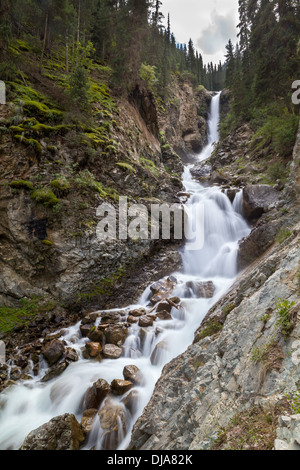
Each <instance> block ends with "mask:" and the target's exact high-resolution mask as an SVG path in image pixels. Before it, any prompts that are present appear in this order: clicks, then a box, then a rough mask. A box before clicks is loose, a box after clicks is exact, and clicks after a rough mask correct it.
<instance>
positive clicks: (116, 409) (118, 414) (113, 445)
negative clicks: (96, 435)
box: [98, 398, 127, 450]
mask: <svg viewBox="0 0 300 470" xmlns="http://www.w3.org/2000/svg"><path fill="white" fill-rule="evenodd" d="M98 416H99V420H100V425H101V428H102V430H103V436H102V447H103V449H105V450H115V449H117V447H118V445H119V444H120V440H121V439H122V436H124V435H125V434H126V429H127V428H126V412H125V410H124V408H123V406H122V405H120V404H119V403H117V402H115V401H114V400H112V399H111V398H107V399H106V400H105V403H104V406H103V407H102V408H101V410H100V411H99V413H98Z"/></svg>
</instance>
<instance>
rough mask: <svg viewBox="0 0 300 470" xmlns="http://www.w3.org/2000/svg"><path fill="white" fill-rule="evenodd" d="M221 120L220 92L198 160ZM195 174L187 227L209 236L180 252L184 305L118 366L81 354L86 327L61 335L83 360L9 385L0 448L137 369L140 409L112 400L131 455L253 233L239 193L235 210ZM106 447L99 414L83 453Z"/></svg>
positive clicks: (136, 330)
mask: <svg viewBox="0 0 300 470" xmlns="http://www.w3.org/2000/svg"><path fill="white" fill-rule="evenodd" d="M219 118H220V93H218V94H216V95H215V96H214V97H213V99H212V103H211V110H210V117H209V121H208V144H207V146H206V147H205V148H204V149H203V151H202V152H201V153H200V154H199V155H198V157H197V160H198V161H204V160H206V159H207V158H209V156H210V155H211V152H212V151H213V149H214V144H215V143H216V142H217V141H218V138H219V131H218V126H219ZM190 169H191V165H187V166H186V167H185V169H184V173H183V184H184V186H185V190H186V191H187V192H188V193H190V194H191V197H190V199H189V201H188V203H187V204H186V213H187V219H188V221H187V222H188V225H189V226H190V227H191V229H192V227H193V226H195V225H196V226H197V227H198V226H199V230H201V231H203V237H201V239H200V241H199V245H196V246H195V245H193V249H191V247H190V246H189V245H188V244H186V246H185V247H184V249H183V250H182V261H183V271H182V272H176V273H170V275H171V274H172V276H173V277H174V278H175V279H176V285H175V287H174V289H173V292H172V296H178V297H179V298H180V299H181V307H180V308H179V309H176V308H175V307H173V308H172V310H171V318H170V319H168V320H159V319H158V320H157V321H155V322H154V324H153V326H152V327H148V328H144V329H143V330H141V328H140V327H139V326H138V325H136V324H135V325H133V326H132V327H131V330H130V332H129V336H128V337H127V339H126V341H125V344H124V347H123V355H122V356H121V357H120V358H119V359H116V360H113V359H105V360H103V361H102V362H98V361H97V360H92V359H85V358H84V357H83V356H82V354H81V350H82V349H83V348H84V346H85V344H86V339H85V338H82V337H81V334H80V329H79V328H80V323H79V324H77V325H75V326H73V327H72V328H70V329H69V330H67V331H66V332H65V333H63V335H62V337H61V339H63V340H64V341H65V342H66V343H67V345H68V346H70V347H72V348H75V349H76V350H77V351H78V352H79V360H78V361H77V362H74V363H72V364H71V365H69V366H68V367H67V369H66V370H65V371H64V372H63V373H62V374H61V375H60V376H59V377H58V378H56V379H54V380H52V381H50V382H47V383H42V382H41V377H42V376H43V374H44V373H45V371H43V370H41V371H40V374H39V375H38V376H37V377H33V379H32V380H28V381H26V382H23V383H21V384H19V385H17V386H13V387H10V388H9V389H7V390H5V391H4V392H3V393H2V394H1V395H0V449H2V450H4V449H18V448H19V447H20V445H21V444H22V442H23V440H24V439H25V437H26V436H27V434H28V433H29V432H30V431H32V430H34V429H36V428H37V427H39V426H40V425H42V424H44V423H46V422H48V421H49V420H50V419H52V418H53V417H55V416H58V415H60V414H64V413H73V414H74V415H75V416H76V417H77V419H78V420H79V421H80V420H81V418H82V412H83V409H82V402H83V397H84V395H85V393H86V391H87V389H88V388H89V387H90V386H91V385H92V384H93V383H94V382H95V381H97V380H98V379H100V378H102V379H105V380H106V381H107V382H109V383H111V382H112V381H113V380H114V379H122V378H123V369H124V367H125V366H127V365H136V366H137V367H138V368H139V369H140V371H141V372H142V375H143V383H142V384H141V385H139V386H135V387H134V390H136V393H137V398H136V403H135V407H134V410H133V411H132V410H131V412H129V411H128V410H127V409H125V408H124V399H125V398H126V395H125V396H123V397H122V396H121V397H113V401H114V403H115V404H117V405H118V404H119V406H120V407H121V409H122V410H123V411H122V413H123V414H122V418H123V420H125V422H126V432H125V433H124V422H123V421H122V422H121V419H120V417H118V422H119V426H118V432H117V435H116V437H115V439H116V440H117V441H118V445H117V447H118V449H126V447H127V446H128V443H129V441H130V434H131V430H132V427H133V425H134V423H135V422H136V420H137V419H138V417H139V416H140V415H141V414H142V412H143V409H144V407H145V406H146V405H147V403H148V402H149V400H150V398H151V395H152V393H153V390H154V387H155V383H156V382H157V380H158V378H159V377H160V375H161V373H162V369H163V367H164V365H165V364H166V363H168V362H169V361H170V360H172V358H174V357H176V356H178V355H179V354H181V353H183V352H184V351H185V350H186V349H187V347H188V346H189V345H190V344H191V343H192V342H193V339H194V332H195V331H196V329H197V328H198V327H199V325H200V324H201V322H202V320H203V318H204V317H205V315H206V314H207V312H208V310H209V309H210V308H211V307H212V306H213V305H214V304H215V303H216V302H217V300H218V299H219V298H220V297H221V296H222V295H224V294H225V293H226V291H227V290H228V289H229V287H230V286H231V285H232V283H233V282H234V280H235V277H236V275H237V268H236V264H237V263H236V258H237V250H238V242H239V240H240V239H241V238H242V237H244V236H246V235H247V234H248V233H249V231H250V230H249V227H248V226H247V224H246V222H245V221H244V219H243V217H242V215H241V210H240V195H238V196H237V197H236V199H235V201H234V203H233V204H231V203H230V201H229V199H228V198H227V196H226V195H225V194H223V193H222V191H221V189H220V188H217V187H209V188H207V187H204V186H202V185H201V184H199V183H198V182H195V181H194V180H193V178H192V175H191V172H190ZM199 207H200V208H201V211H200V212H201V214H202V216H201V221H199V220H195V217H198V215H199V211H197V210H196V209H197V208H199ZM200 222H201V223H200ZM197 224H198V225H197ZM203 283H206V284H207V285H209V286H210V289H212V292H211V295H210V296H206V297H205V296H204V297H203V296H199V293H198V294H197V289H199V286H200V288H201V286H202V285H203ZM150 295H151V291H150V289H149V287H147V289H146V290H145V292H144V294H143V295H142V296H141V298H140V300H139V303H138V305H134V306H126V307H124V308H123V310H124V312H125V313H128V312H129V311H130V310H132V309H134V308H137V307H138V308H140V307H143V308H145V309H146V310H148V311H150V306H149V298H150ZM121 308H122V307H121ZM141 331H142V332H141ZM127 395H128V393H127ZM117 405H116V406H117ZM101 407H103V405H101ZM104 441H105V439H104V435H103V429H102V428H101V425H100V422H99V418H98V417H97V416H96V418H95V420H94V424H93V428H92V431H91V433H90V434H89V438H88V440H87V442H86V443H85V447H84V448H85V449H91V448H93V449H96V450H101V449H102V448H103V447H102V446H103V442H104Z"/></svg>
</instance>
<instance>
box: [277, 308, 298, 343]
mask: <svg viewBox="0 0 300 470" xmlns="http://www.w3.org/2000/svg"><path fill="white" fill-rule="evenodd" d="M294 305H295V302H290V301H288V300H281V299H276V301H275V306H276V311H277V321H276V326H278V327H279V328H280V330H281V332H282V334H283V337H284V339H287V338H288V336H289V335H290V334H291V332H292V330H293V321H292V318H291V310H292V307H293V306H294Z"/></svg>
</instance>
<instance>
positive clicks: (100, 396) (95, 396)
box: [84, 379, 110, 409]
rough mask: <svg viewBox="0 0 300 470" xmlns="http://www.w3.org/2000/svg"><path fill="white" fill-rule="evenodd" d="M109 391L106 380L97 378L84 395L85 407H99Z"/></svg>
mask: <svg viewBox="0 0 300 470" xmlns="http://www.w3.org/2000/svg"><path fill="white" fill-rule="evenodd" d="M109 392H110V385H109V383H108V382H106V380H104V379H99V380H97V382H94V383H93V385H92V386H91V387H90V388H89V389H88V390H87V392H86V394H85V397H84V406H85V409H91V408H96V409H99V407H100V405H101V404H102V402H103V400H104V399H105V398H106V397H107V395H108V394H109Z"/></svg>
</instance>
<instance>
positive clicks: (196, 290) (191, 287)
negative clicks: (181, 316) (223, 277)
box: [186, 281, 215, 299]
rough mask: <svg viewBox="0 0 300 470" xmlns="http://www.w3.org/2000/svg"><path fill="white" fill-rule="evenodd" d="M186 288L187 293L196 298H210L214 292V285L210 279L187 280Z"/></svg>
mask: <svg viewBox="0 0 300 470" xmlns="http://www.w3.org/2000/svg"><path fill="white" fill-rule="evenodd" d="M186 288H187V290H188V292H187V294H188V293H189V292H190V293H191V294H192V295H194V296H196V297H197V298H198V299H211V298H212V297H213V296H214V293H215V286H214V283H213V282H212V281H207V282H202V281H188V282H187V283H186Z"/></svg>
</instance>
